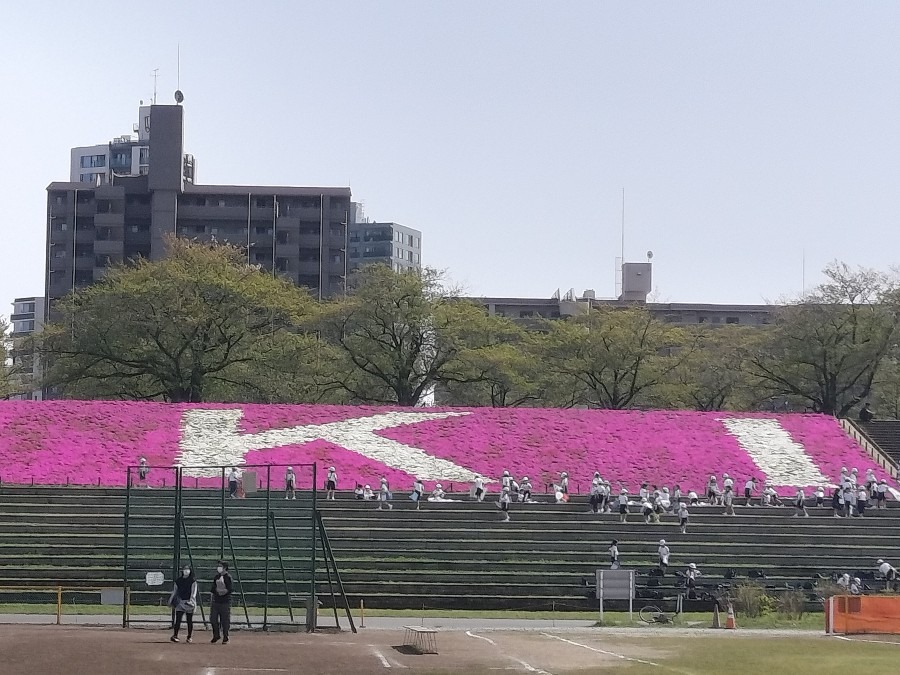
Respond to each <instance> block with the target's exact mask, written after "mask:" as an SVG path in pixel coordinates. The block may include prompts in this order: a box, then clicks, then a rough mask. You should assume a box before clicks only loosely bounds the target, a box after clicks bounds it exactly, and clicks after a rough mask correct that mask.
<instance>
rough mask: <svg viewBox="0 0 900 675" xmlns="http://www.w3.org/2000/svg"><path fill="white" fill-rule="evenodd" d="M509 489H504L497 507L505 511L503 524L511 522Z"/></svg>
mask: <svg viewBox="0 0 900 675" xmlns="http://www.w3.org/2000/svg"><path fill="white" fill-rule="evenodd" d="M509 502H510V498H509V488H508V487H505V488H503V492H501V493H500V501H499V502H497V506H499V507H500V510H501V511H503V522H504V523H508V522H509Z"/></svg>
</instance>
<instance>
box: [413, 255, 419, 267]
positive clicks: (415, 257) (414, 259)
mask: <svg viewBox="0 0 900 675" xmlns="http://www.w3.org/2000/svg"><path fill="white" fill-rule="evenodd" d="M413 262H414V263H416V265H418V264H419V254H418V253H413Z"/></svg>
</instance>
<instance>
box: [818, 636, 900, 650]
mask: <svg viewBox="0 0 900 675" xmlns="http://www.w3.org/2000/svg"><path fill="white" fill-rule="evenodd" d="M831 637H834V638H837V639H838V640H846V641H847V642H874V643H875V644H879V645H894V646H895V647H900V642H889V641H888V640H863V639H862V638H849V637H846V636H844V635H832V636H831Z"/></svg>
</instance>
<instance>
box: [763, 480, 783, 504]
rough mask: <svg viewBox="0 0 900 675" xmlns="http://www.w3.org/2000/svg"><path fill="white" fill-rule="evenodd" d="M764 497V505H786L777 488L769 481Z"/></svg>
mask: <svg viewBox="0 0 900 675" xmlns="http://www.w3.org/2000/svg"><path fill="white" fill-rule="evenodd" d="M762 499H763V505H764V506H784V504H782V503H781V498H780V497H779V496H778V493H777V492H775V488H773V487H772V486H771V485H769V484H768V483H766V489H765V490H763V494H762Z"/></svg>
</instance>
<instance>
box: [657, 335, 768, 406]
mask: <svg viewBox="0 0 900 675" xmlns="http://www.w3.org/2000/svg"><path fill="white" fill-rule="evenodd" d="M690 334H692V336H693V339H692V340H691V341H692V342H693V344H694V349H692V350H690V352H689V353H687V354H686V355H685V357H684V358H683V359H682V361H681V362H680V363H679V364H678V367H677V368H675V369H674V370H673V371H672V372H671V374H670V378H669V380H668V382H667V383H665V384H663V385H661V386H662V387H663V388H665V389H666V390H667V395H668V398H669V401H670V403H672V404H673V406H674V407H683V408H693V409H694V410H706V411H709V410H750V409H754V408H756V407H757V406H758V405H759V404H760V403H761V402H762V401H763V400H765V398H766V392H765V391H764V390H763V389H762V387H761V386H760V384H759V382H758V379H757V378H756V377H754V376H753V375H752V374H751V373H750V372H748V369H747V368H748V361H749V359H750V357H751V356H752V355H753V350H754V347H755V345H756V342H757V341H758V339H759V338H760V336H761V332H760V330H759V329H758V328H756V327H749V326H731V325H725V326H719V327H711V326H710V327H707V326H704V327H701V328H699V329H696V331H690Z"/></svg>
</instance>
